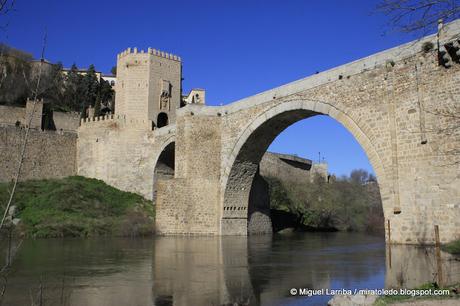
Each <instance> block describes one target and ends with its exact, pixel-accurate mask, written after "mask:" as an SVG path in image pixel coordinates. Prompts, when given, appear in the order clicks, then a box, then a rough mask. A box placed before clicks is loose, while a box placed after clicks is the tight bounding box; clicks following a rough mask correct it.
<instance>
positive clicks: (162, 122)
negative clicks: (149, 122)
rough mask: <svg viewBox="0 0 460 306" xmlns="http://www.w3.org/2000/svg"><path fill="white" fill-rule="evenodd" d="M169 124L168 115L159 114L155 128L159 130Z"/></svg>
mask: <svg viewBox="0 0 460 306" xmlns="http://www.w3.org/2000/svg"><path fill="white" fill-rule="evenodd" d="M168 124H169V121H168V115H167V114H166V113H159V114H158V117H157V127H159V128H161V127H164V126H167V125H168Z"/></svg>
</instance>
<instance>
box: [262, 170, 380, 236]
mask: <svg viewBox="0 0 460 306" xmlns="http://www.w3.org/2000/svg"><path fill="white" fill-rule="evenodd" d="M265 179H266V180H267V181H268V184H269V188H270V207H271V208H272V209H276V210H281V211H286V212H290V213H292V214H294V215H296V216H298V217H299V220H300V223H301V225H302V226H304V227H306V228H310V229H319V230H321V229H337V230H342V231H366V232H382V231H383V223H384V221H383V210H382V204H381V201H380V193H379V189H378V185H377V183H376V182H375V178H374V177H373V176H372V175H369V174H368V173H367V172H366V171H364V170H355V171H353V172H352V173H351V175H350V177H342V178H339V179H331V180H330V181H329V182H327V180H326V179H325V178H324V177H320V176H317V177H316V178H315V179H314V180H313V181H312V182H310V183H308V182H307V183H306V182H303V183H299V182H281V181H279V180H278V179H276V178H265Z"/></svg>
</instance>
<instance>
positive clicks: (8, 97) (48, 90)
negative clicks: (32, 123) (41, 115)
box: [0, 43, 114, 116]
mask: <svg viewBox="0 0 460 306" xmlns="http://www.w3.org/2000/svg"><path fill="white" fill-rule="evenodd" d="M0 71H3V73H2V74H0V104H5V105H12V106H24V105H25V102H26V99H27V98H33V97H34V96H35V90H36V86H37V80H38V77H39V76H40V83H39V87H38V91H37V97H38V98H39V99H44V100H45V101H46V104H45V105H46V109H45V110H44V111H45V112H52V111H64V112H67V111H78V112H81V113H82V115H83V116H84V115H85V111H86V109H87V108H88V106H90V105H91V106H93V107H94V108H95V115H96V116H97V115H100V114H101V108H102V105H106V104H107V103H108V102H109V101H111V100H112V99H113V95H114V92H113V90H112V87H111V86H110V84H109V82H107V81H105V80H103V79H100V80H98V77H97V74H96V69H95V67H94V65H90V66H89V68H88V69H86V70H85V71H84V72H83V73H81V72H80V71H79V70H78V68H77V66H76V65H75V64H73V65H72V68H71V69H70V70H69V71H68V72H67V73H66V74H65V73H63V67H62V64H61V63H59V62H58V63H56V64H51V63H49V62H47V61H43V62H42V63H40V61H33V57H32V55H31V54H29V53H26V52H24V51H21V50H17V49H14V48H12V47H9V46H7V45H5V44H1V43H0Z"/></svg>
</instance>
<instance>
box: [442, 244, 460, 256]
mask: <svg viewBox="0 0 460 306" xmlns="http://www.w3.org/2000/svg"><path fill="white" fill-rule="evenodd" d="M442 250H443V251H445V252H448V253H451V254H456V255H460V240H455V241H452V242H450V243H447V244H445V245H443V246H442Z"/></svg>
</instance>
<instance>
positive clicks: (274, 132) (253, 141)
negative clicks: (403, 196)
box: [221, 101, 387, 235]
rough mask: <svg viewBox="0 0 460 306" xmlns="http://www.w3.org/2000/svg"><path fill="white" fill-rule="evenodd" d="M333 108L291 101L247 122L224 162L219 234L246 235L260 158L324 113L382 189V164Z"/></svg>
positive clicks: (364, 138) (356, 128)
mask: <svg viewBox="0 0 460 306" xmlns="http://www.w3.org/2000/svg"><path fill="white" fill-rule="evenodd" d="M332 108H333V107H332V106H330V105H327V104H322V103H320V102H317V101H315V102H311V101H290V102H285V103H282V104H279V105H277V106H275V107H273V108H271V109H269V110H267V111H265V112H263V113H261V114H260V115H259V116H257V117H256V118H255V119H254V120H253V121H252V122H250V123H248V125H247V126H246V127H245V129H244V130H243V132H242V133H241V134H240V136H239V137H238V140H237V142H236V144H235V146H234V147H233V151H232V153H231V154H230V155H229V159H228V160H227V162H226V171H225V176H224V177H223V184H222V187H223V188H224V190H223V199H222V200H223V207H222V214H221V216H222V218H221V234H222V235H235V234H239V235H246V234H247V227H248V224H247V220H248V219H249V218H250V217H251V216H250V213H251V210H250V205H249V202H250V195H251V190H252V188H253V184H254V178H255V176H256V174H257V171H258V166H259V163H260V161H261V159H262V156H263V155H264V154H265V152H266V151H267V149H268V147H269V145H270V144H271V143H272V142H273V140H274V139H275V138H276V137H277V136H278V135H279V134H280V133H281V132H282V131H283V130H285V129H286V128H287V127H289V126H290V125H292V124H294V123H296V122H298V121H300V120H303V119H307V118H309V117H312V116H317V115H324V114H326V115H329V116H330V117H332V118H334V119H335V120H337V121H338V122H339V123H341V124H342V125H343V126H344V127H345V128H346V129H347V130H348V131H349V132H350V133H351V134H352V135H353V136H354V137H355V139H356V140H357V141H358V142H359V144H360V145H361V147H362V148H363V150H364V152H365V153H366V155H367V157H368V158H369V161H370V163H371V165H372V167H373V169H374V171H375V173H376V176H377V180H378V182H379V183H380V185H381V186H382V185H383V186H385V184H384V180H385V177H384V175H383V167H382V163H381V161H380V158H379V156H378V154H377V153H376V151H375V149H374V147H373V145H372V143H371V141H370V140H369V139H368V138H367V136H366V135H365V133H364V132H363V131H362V130H361V129H360V128H359V126H358V125H357V124H356V122H355V121H353V119H352V118H350V117H349V116H347V115H346V114H345V113H343V112H341V111H339V110H337V109H335V108H334V109H333V110H331V109H332ZM383 189H384V190H382V188H381V193H385V192H386V191H387V190H385V188H383ZM384 204H385V203H384ZM384 211H386V209H385V205H384Z"/></svg>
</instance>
